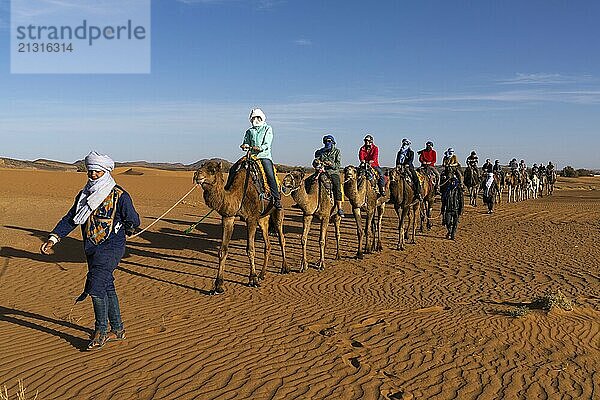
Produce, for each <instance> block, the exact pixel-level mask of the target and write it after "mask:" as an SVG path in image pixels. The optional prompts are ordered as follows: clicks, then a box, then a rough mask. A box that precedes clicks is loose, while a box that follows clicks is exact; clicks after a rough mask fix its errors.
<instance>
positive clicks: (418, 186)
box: [408, 165, 421, 194]
mask: <svg viewBox="0 0 600 400" xmlns="http://www.w3.org/2000/svg"><path fill="white" fill-rule="evenodd" d="M408 169H409V170H410V176H411V177H412V180H413V185H414V187H415V194H418V193H421V182H420V181H419V177H418V176H417V171H415V167H414V166H412V165H408Z"/></svg>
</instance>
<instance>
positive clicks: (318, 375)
mask: <svg viewBox="0 0 600 400" xmlns="http://www.w3.org/2000/svg"><path fill="white" fill-rule="evenodd" d="M133 170H135V171H136V172H142V173H143V175H139V174H134V175H132V174H129V173H126V172H127V169H124V170H123V171H118V172H117V173H115V179H116V180H117V182H118V183H119V184H120V185H122V186H123V187H125V188H126V189H127V190H128V191H129V192H130V193H131V195H132V197H133V199H134V203H135V205H136V207H137V209H138V211H139V212H140V215H141V216H142V225H143V226H146V225H148V224H149V223H150V222H152V221H153V220H154V218H156V217H157V216H159V215H160V214H162V212H163V211H165V210H166V209H167V208H169V207H170V206H171V205H172V204H174V202H176V201H177V200H178V199H179V198H180V197H181V196H182V195H183V194H184V193H186V192H187V191H188V190H189V189H190V188H191V185H192V184H191V175H192V173H191V172H185V171H178V172H171V171H157V170H151V169H145V168H142V167H136V168H134V169H133ZM84 181H85V175H83V174H77V173H74V172H51V171H30V170H14V169H13V170H0V182H1V183H2V188H3V190H2V193H0V224H1V226H0V246H1V249H0V256H1V258H0V288H1V290H0V354H1V355H2V361H1V362H0V385H1V384H6V385H7V386H8V388H9V391H11V392H14V388H15V387H16V381H17V379H18V378H20V379H23V380H24V383H25V386H26V387H27V391H28V393H32V392H33V393H35V391H38V392H39V397H38V398H43V399H71V398H73V399H158V398H161V399H163V398H164V399H174V398H182V399H196V398H198V399H212V398H219V399H245V398H256V399H380V398H387V399H409V398H412V399H501V398H506V399H513V398H521V399H533V398H550V399H555V398H567V399H568V398H572V399H597V398H598V393H600V376H599V375H598V371H599V370H600V368H599V367H600V361H599V360H600V268H599V263H598V261H597V260H598V259H599V258H600V251H599V250H598V246H597V245H596V244H597V242H598V239H599V230H598V221H599V219H600V192H599V191H597V190H590V189H589V187H590V186H595V187H598V186H600V179H598V178H582V179H579V180H569V181H564V180H561V181H560V182H558V184H557V186H559V187H561V190H557V191H556V192H555V195H554V196H552V197H544V198H542V199H537V200H529V201H526V202H522V203H517V204H508V205H507V204H501V205H499V206H498V207H497V212H496V213H495V214H493V215H487V214H485V212H484V210H483V207H481V206H479V207H478V208H472V207H467V208H466V214H465V215H464V217H463V218H462V220H461V225H460V226H459V232H458V237H457V241H456V242H450V241H448V240H445V239H444V234H445V232H444V230H443V229H442V227H440V226H438V225H437V224H436V226H434V228H433V229H432V230H431V231H430V232H426V233H424V234H422V235H419V236H418V237H417V244H415V245H409V246H408V247H407V250H405V251H404V252H398V251H395V250H391V248H392V247H394V246H393V245H394V244H395V243H396V240H397V233H396V232H397V231H396V226H397V219H396V216H395V214H394V212H393V210H392V209H391V207H389V208H388V211H387V213H386V216H385V218H384V231H383V237H384V239H385V245H386V247H387V248H386V249H385V250H384V251H383V252H382V253H380V254H374V255H369V256H367V257H366V258H365V260H355V259H353V258H352V256H353V255H354V254H355V252H356V243H355V241H356V239H355V228H354V221H353V220H351V219H350V218H346V219H344V221H343V223H342V242H343V243H342V247H341V248H342V257H343V259H342V260H341V261H335V260H333V252H330V253H329V257H328V260H327V261H328V264H327V266H326V269H325V271H323V272H317V271H316V270H314V269H310V270H309V271H308V272H306V273H304V274H299V273H293V274H290V275H279V274H277V273H276V272H277V271H278V270H279V266H280V265H281V255H280V252H279V248H278V246H277V245H275V246H274V247H273V249H274V255H273V258H272V260H273V261H272V264H271V266H270V268H269V273H268V275H267V278H266V280H265V281H264V282H263V285H262V287H261V288H259V289H251V288H248V287H246V286H245V284H246V282H247V275H248V266H247V258H246V255H245V239H244V238H245V233H244V230H243V225H242V224H241V223H239V222H238V223H236V230H235V232H234V238H233V239H234V240H233V241H232V244H231V249H230V257H229V261H228V267H227V270H226V273H225V279H226V282H225V290H226V292H225V294H224V295H221V296H216V297H211V296H208V295H207V291H208V290H209V289H211V287H212V284H213V279H214V276H215V273H216V270H215V268H216V257H217V251H218V245H219V242H220V234H221V229H220V225H219V219H218V218H217V217H216V216H215V215H214V214H212V215H210V216H209V217H208V218H207V219H206V220H204V221H203V222H202V223H201V224H199V227H198V229H197V230H195V231H194V232H193V233H192V234H190V235H185V234H184V233H183V231H184V230H185V229H186V228H187V227H188V226H189V225H190V224H192V223H194V222H196V221H198V220H199V219H200V218H201V217H202V216H203V215H205V214H206V212H207V211H208V210H207V208H206V206H205V205H204V203H203V201H202V199H201V191H200V190H197V191H194V192H193V193H192V195H191V196H190V197H189V198H188V199H186V202H185V203H184V204H181V205H180V206H179V207H177V208H176V209H175V210H174V211H173V212H172V213H171V214H169V215H168V216H167V217H166V218H165V219H164V220H163V221H161V222H159V223H158V224H156V225H155V226H154V227H152V229H151V230H150V231H148V232H146V233H144V234H143V235H142V236H141V237H138V238H135V239H133V240H131V241H130V242H129V247H128V248H129V251H128V252H127V254H126V256H125V258H124V259H123V261H122V263H121V265H120V268H119V271H118V272H116V274H115V275H116V285H117V289H118V292H119V296H120V300H121V308H122V313H123V319H124V322H125V325H126V329H127V333H128V339H127V340H126V341H124V342H121V343H110V344H109V345H107V346H106V347H105V348H103V349H102V350H100V351H97V352H85V351H83V349H84V348H85V346H86V344H87V339H88V337H89V335H90V333H91V329H92V327H93V312H92V307H91V304H90V302H89V301H86V302H84V303H83V304H79V305H77V306H72V304H73V300H74V298H75V297H76V296H77V295H78V294H79V293H80V291H81V288H82V286H83V283H84V277H85V274H86V267H85V260H84V256H83V253H82V250H81V242H80V234H79V233H78V232H74V233H73V234H72V235H71V236H70V237H69V238H67V239H65V240H63V241H62V242H61V243H60V244H59V245H58V246H57V249H56V250H57V251H56V253H55V254H54V255H52V256H50V257H42V256H41V255H39V253H38V248H39V246H40V244H41V239H42V238H44V237H46V235H47V233H48V232H49V231H50V230H51V229H52V228H53V226H54V224H55V223H56V222H57V221H58V219H59V218H60V217H61V216H62V215H63V214H64V212H65V211H66V210H67V209H68V207H70V205H71V203H72V201H73V197H74V196H75V194H76V192H77V190H78V189H79V188H80V187H81V186H82V184H83V183H84ZM581 188H587V189H585V190H582V189H581ZM566 189H569V190H566ZM284 200H285V201H287V202H288V203H284V205H285V206H286V212H287V217H286V233H287V240H288V249H287V250H288V256H289V257H290V261H291V264H292V267H293V268H294V269H295V270H297V269H298V267H299V261H300V233H301V215H300V212H299V211H298V210H297V209H291V208H289V206H290V205H291V204H290V203H289V201H290V199H289V198H285V199H284ZM435 210H436V211H437V210H439V204H436V207H435ZM436 222H437V223H439V222H438V221H436ZM316 226H317V225H316V224H315V227H314V228H313V232H312V233H311V237H310V242H309V251H310V252H311V254H312V255H313V257H314V259H315V260H316V258H317V253H318V242H317V229H316ZM332 231H333V229H332V228H331V229H330V237H329V238H330V239H332ZM331 243H333V241H332V242H331ZM258 245H259V248H260V247H262V243H258ZM261 253H262V252H261V251H257V255H258V261H257V262H258V263H260V261H261V260H262V258H261ZM548 288H553V289H556V288H560V290H561V291H562V292H563V293H564V294H565V295H566V296H567V297H568V298H570V299H571V300H572V301H573V311H562V310H553V311H551V312H549V313H547V312H545V311H542V310H532V311H530V312H529V313H528V314H527V315H525V316H523V317H520V318H514V317H510V316H509V315H507V312H509V311H510V310H512V309H513V308H514V307H515V306H516V305H519V304H522V303H527V302H531V301H532V299H533V298H534V297H536V296H538V295H541V294H542V293H543V292H544V291H545V290H546V289H548Z"/></svg>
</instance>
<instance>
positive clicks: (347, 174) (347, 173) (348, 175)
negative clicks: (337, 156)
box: [344, 165, 358, 181]
mask: <svg viewBox="0 0 600 400" xmlns="http://www.w3.org/2000/svg"><path fill="white" fill-rule="evenodd" d="M344 178H345V179H346V181H352V180H356V179H357V178H358V171H357V169H356V167H355V166H353V165H348V166H347V167H346V168H344Z"/></svg>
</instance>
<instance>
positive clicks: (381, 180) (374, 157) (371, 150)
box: [358, 135, 385, 197]
mask: <svg viewBox="0 0 600 400" xmlns="http://www.w3.org/2000/svg"><path fill="white" fill-rule="evenodd" d="M364 141H365V144H364V146H361V148H360V150H359V151H358V159H359V160H360V162H361V163H368V164H369V165H370V166H371V167H373V169H374V170H375V171H377V175H378V179H377V187H378V188H379V195H380V196H382V197H383V196H385V177H384V176H383V170H382V169H381V167H380V166H379V148H378V147H377V146H375V144H374V143H373V136H371V135H367V136H365V139H364Z"/></svg>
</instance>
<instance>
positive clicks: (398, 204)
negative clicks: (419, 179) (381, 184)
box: [389, 166, 420, 250]
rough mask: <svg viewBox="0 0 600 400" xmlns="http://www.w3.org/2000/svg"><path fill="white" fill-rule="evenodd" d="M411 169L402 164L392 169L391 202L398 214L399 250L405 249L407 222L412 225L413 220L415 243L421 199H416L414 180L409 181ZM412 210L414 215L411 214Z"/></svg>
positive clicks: (390, 175)
mask: <svg viewBox="0 0 600 400" xmlns="http://www.w3.org/2000/svg"><path fill="white" fill-rule="evenodd" d="M410 175H411V174H410V171H408V170H405V168H403V167H402V166H399V167H396V168H394V169H393V170H391V171H390V174H389V178H390V202H391V203H392V204H393V205H394V210H396V214H397V215H398V245H397V249H398V250H404V244H405V240H408V236H409V235H408V230H406V231H405V229H404V224H405V222H406V223H407V225H408V226H409V227H410V225H411V222H412V242H411V243H415V234H416V218H417V210H418V209H419V206H420V201H419V200H416V199H415V192H414V190H413V185H412V182H411V181H409V178H408V177H409V176H410ZM411 211H412V216H411ZM407 217H408V219H407Z"/></svg>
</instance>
